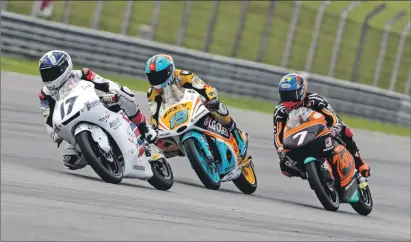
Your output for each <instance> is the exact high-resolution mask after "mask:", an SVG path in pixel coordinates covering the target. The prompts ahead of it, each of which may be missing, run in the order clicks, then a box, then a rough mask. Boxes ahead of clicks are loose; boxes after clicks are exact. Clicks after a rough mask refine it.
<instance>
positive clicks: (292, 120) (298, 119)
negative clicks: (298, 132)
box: [287, 107, 312, 128]
mask: <svg viewBox="0 0 411 242" xmlns="http://www.w3.org/2000/svg"><path fill="white" fill-rule="evenodd" d="M311 112H312V110H311V109H308V108H305V107H301V108H298V109H296V110H293V111H291V112H290V114H289V115H288V120H287V126H288V127H290V128H295V127H298V126H300V125H301V124H303V123H305V122H308V121H309V117H310V114H311Z"/></svg>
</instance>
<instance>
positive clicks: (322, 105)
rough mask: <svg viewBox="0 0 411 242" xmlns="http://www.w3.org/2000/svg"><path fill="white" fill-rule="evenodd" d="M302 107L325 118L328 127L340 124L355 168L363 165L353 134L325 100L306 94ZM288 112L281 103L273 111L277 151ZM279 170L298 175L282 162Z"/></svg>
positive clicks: (314, 94)
mask: <svg viewBox="0 0 411 242" xmlns="http://www.w3.org/2000/svg"><path fill="white" fill-rule="evenodd" d="M302 106H303V107H306V108H310V109H312V110H314V111H317V112H319V113H321V114H323V115H324V116H325V120H326V121H327V125H328V126H329V127H331V126H334V125H335V124H337V123H339V124H341V126H342V128H341V132H340V135H341V138H342V140H343V141H344V142H345V143H346V148H347V150H348V151H349V152H350V153H351V154H352V155H353V156H354V160H355V166H356V167H357V169H358V167H359V166H361V165H362V164H363V161H362V159H361V156H360V154H359V150H358V147H357V145H356V143H355V141H354V140H353V138H352V137H353V134H352V132H351V130H350V129H349V128H348V127H347V126H346V125H345V124H344V123H343V122H342V120H341V119H340V118H339V117H338V115H337V114H336V113H335V111H334V110H333V108H332V107H331V105H330V104H329V103H328V102H327V100H326V99H325V98H323V97H321V96H320V95H319V94H317V93H307V95H306V97H305V99H304V102H303V105H302ZM288 114H289V111H288V110H287V109H286V108H285V107H284V106H283V105H282V103H281V102H279V103H278V105H277V107H276V108H275V110H274V117H273V118H274V120H273V122H274V145H275V147H276V149H277V150H278V149H279V148H280V147H282V146H283V131H284V127H285V124H286V122H287V119H288ZM280 169H281V171H286V172H289V173H290V174H292V175H294V176H299V173H298V172H296V171H295V170H294V169H292V168H290V167H288V166H286V165H285V164H284V163H283V162H280Z"/></svg>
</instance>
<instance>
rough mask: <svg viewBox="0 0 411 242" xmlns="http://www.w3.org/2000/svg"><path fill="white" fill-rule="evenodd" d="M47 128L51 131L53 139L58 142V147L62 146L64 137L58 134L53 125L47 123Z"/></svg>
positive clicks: (48, 131)
mask: <svg viewBox="0 0 411 242" xmlns="http://www.w3.org/2000/svg"><path fill="white" fill-rule="evenodd" d="M46 130H47V133H49V135H50V137H51V139H52V140H53V141H54V142H55V143H56V144H57V148H58V147H59V146H60V144H61V142H63V139H62V138H61V137H60V136H58V135H57V133H56V132H55V131H54V129H53V128H52V127H50V126H49V125H47V124H46Z"/></svg>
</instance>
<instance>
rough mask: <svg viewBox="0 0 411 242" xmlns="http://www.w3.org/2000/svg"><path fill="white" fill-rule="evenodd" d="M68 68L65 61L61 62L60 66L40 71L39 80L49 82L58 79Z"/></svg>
mask: <svg viewBox="0 0 411 242" xmlns="http://www.w3.org/2000/svg"><path fill="white" fill-rule="evenodd" d="M67 67H68V62H67V60H65V61H63V62H62V63H61V64H60V65H56V66H53V67H51V68H47V69H40V75H41V79H43V82H51V81H54V80H56V79H57V78H59V77H60V76H61V75H63V73H64V72H65V71H66V69H67Z"/></svg>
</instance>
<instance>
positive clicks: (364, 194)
mask: <svg viewBox="0 0 411 242" xmlns="http://www.w3.org/2000/svg"><path fill="white" fill-rule="evenodd" d="M358 190H359V192H360V197H361V200H362V201H363V202H364V204H365V205H367V206H368V207H369V206H371V202H372V200H371V194H370V190H369V188H368V186H367V187H366V188H360V189H358Z"/></svg>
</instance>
